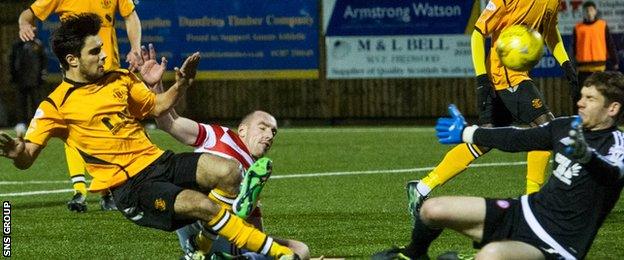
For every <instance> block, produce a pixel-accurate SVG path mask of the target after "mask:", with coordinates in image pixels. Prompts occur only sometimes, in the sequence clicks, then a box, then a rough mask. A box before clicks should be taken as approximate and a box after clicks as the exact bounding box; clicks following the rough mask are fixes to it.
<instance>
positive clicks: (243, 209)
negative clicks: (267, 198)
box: [232, 157, 273, 219]
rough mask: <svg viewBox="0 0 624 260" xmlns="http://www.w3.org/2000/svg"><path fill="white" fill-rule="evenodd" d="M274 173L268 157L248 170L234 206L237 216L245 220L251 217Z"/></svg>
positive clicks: (259, 160) (258, 161)
mask: <svg viewBox="0 0 624 260" xmlns="http://www.w3.org/2000/svg"><path fill="white" fill-rule="evenodd" d="M272 171H273V162H272V161H271V159H269V158H266V157H263V158H260V159H258V160H257V161H256V162H255V163H254V164H252V165H251V167H249V169H247V172H246V173H245V176H244V177H243V181H242V182H241V185H240V192H239V193H238V196H237V197H236V200H234V204H233V205H232V209H233V210H234V213H235V214H236V215H237V216H239V217H241V218H243V219H246V218H247V217H249V214H251V211H252V210H253V208H254V206H255V204H256V201H257V200H258V197H259V196H260V191H262V187H264V184H265V183H266V181H267V180H268V179H269V177H270V176H271V172H272Z"/></svg>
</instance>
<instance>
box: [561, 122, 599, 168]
mask: <svg viewBox="0 0 624 260" xmlns="http://www.w3.org/2000/svg"><path fill="white" fill-rule="evenodd" d="M574 117H575V118H574V120H572V123H571V124H570V128H571V129H570V132H568V136H569V137H570V139H571V142H570V143H569V144H567V145H566V147H565V148H564V152H565V153H566V154H568V155H570V156H572V158H574V159H576V160H577V161H579V162H580V163H587V162H589V160H590V159H591V156H592V150H591V149H590V148H589V147H588V146H587V142H586V141H585V136H584V135H583V120H582V119H581V117H580V116H574Z"/></svg>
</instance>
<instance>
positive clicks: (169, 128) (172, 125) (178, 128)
mask: <svg viewBox="0 0 624 260" xmlns="http://www.w3.org/2000/svg"><path fill="white" fill-rule="evenodd" d="M169 111H170V112H169V113H165V115H163V116H159V117H157V118H156V123H157V124H158V128H160V129H161V130H163V131H165V132H167V133H169V134H170V135H171V136H173V137H174V138H175V139H176V140H178V141H180V142H181V143H184V144H186V145H194V144H195V141H196V140H197V135H198V134H199V127H200V126H199V123H197V122H196V121H194V120H191V119H188V118H186V117H180V116H177V114H175V112H174V113H172V111H174V109H171V110H169Z"/></svg>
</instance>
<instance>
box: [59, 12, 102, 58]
mask: <svg viewBox="0 0 624 260" xmlns="http://www.w3.org/2000/svg"><path fill="white" fill-rule="evenodd" d="M101 25H102V20H100V17H99V16H97V15H96V14H93V13H81V14H78V15H72V16H69V17H67V18H65V19H63V20H62V21H61V27H59V28H58V29H56V30H55V31H54V33H53V34H52V36H51V37H50V45H51V46H52V51H53V52H54V54H55V55H56V57H57V58H58V60H59V62H60V63H61V66H62V67H63V69H64V70H68V69H69V64H68V63H67V60H65V56H67V54H72V55H74V56H77V57H80V50H82V48H83V47H84V44H85V39H86V38H87V37H88V36H93V35H97V34H98V32H99V31H100V27H101Z"/></svg>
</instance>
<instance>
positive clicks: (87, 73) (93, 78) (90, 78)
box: [78, 64, 104, 82]
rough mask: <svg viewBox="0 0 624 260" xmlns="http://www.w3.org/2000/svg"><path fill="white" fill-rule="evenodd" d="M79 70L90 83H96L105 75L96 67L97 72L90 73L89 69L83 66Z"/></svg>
mask: <svg viewBox="0 0 624 260" xmlns="http://www.w3.org/2000/svg"><path fill="white" fill-rule="evenodd" d="M78 68H79V70H80V74H82V75H83V76H84V77H85V79H87V80H88V81H89V82H92V81H96V80H98V79H100V78H101V77H102V76H103V75H104V72H101V71H100V70H99V69H98V68H99V67H96V68H95V70H93V71H90V70H89V69H88V68H87V67H85V66H83V65H82V64H81V65H80V66H79V67H78Z"/></svg>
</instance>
